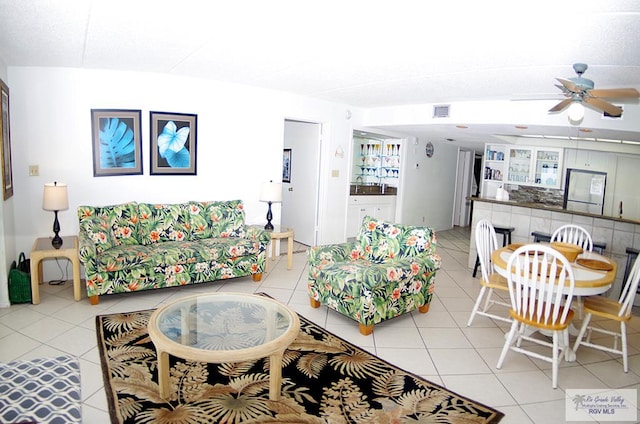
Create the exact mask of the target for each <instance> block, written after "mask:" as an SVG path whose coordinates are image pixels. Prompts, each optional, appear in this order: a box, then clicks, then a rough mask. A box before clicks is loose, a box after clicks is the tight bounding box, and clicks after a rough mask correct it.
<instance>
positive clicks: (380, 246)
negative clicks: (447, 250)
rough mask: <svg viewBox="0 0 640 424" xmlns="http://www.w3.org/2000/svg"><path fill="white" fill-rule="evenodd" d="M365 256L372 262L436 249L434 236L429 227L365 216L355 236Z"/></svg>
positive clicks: (380, 261)
mask: <svg viewBox="0 0 640 424" xmlns="http://www.w3.org/2000/svg"><path fill="white" fill-rule="evenodd" d="M357 240H358V242H359V243H360V246H361V248H362V251H363V252H364V257H365V258H366V259H368V260H370V261H371V262H374V263H382V262H386V261H388V260H391V259H394V258H405V257H411V256H415V255H419V254H421V253H425V252H427V253H430V252H434V251H435V240H436V239H435V235H434V233H433V230H432V229H431V228H429V227H416V226H409V225H402V224H395V223H392V222H387V221H382V220H377V219H375V218H373V217H371V216H365V217H364V219H363V220H362V226H361V228H360V232H359V233H358V237H357Z"/></svg>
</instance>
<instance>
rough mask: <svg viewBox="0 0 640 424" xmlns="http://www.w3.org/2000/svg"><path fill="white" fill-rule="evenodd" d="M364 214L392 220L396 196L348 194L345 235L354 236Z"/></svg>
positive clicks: (394, 212)
mask: <svg viewBox="0 0 640 424" xmlns="http://www.w3.org/2000/svg"><path fill="white" fill-rule="evenodd" d="M366 215H369V216H372V217H374V218H376V219H381V220H384V221H394V220H395V215H396V196H391V195H387V196H349V204H348V207H347V237H355V236H356V235H357V234H358V231H359V230H360V225H361V224H362V218H364V217H365V216H366Z"/></svg>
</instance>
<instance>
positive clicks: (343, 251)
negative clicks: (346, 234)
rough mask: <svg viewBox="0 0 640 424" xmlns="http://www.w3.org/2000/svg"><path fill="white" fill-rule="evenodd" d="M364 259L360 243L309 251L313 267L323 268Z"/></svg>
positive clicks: (336, 245)
mask: <svg viewBox="0 0 640 424" xmlns="http://www.w3.org/2000/svg"><path fill="white" fill-rule="evenodd" d="M362 258H363V252H362V248H361V247H360V243H358V242H347V243H336V244H326V245H323V246H313V247H310V248H309V249H308V250H307V259H308V261H309V266H311V267H320V268H321V267H322V266H324V265H327V264H333V263H336V262H345V261H355V260H357V259H362Z"/></svg>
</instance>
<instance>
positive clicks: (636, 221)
mask: <svg viewBox="0 0 640 424" xmlns="http://www.w3.org/2000/svg"><path fill="white" fill-rule="evenodd" d="M467 200H471V201H472V202H486V203H495V204H502V205H509V206H518V207H523V208H530V209H540V210H545V211H552V212H562V213H569V214H572V215H581V216H586V217H591V218H599V219H609V220H611V221H617V222H627V223H629V224H636V225H640V219H630V218H625V217H624V215H623V216H622V218H621V217H617V216H606V215H598V214H593V213H588V212H580V211H569V210H566V209H563V208H562V207H560V206H553V205H545V204H544V203H533V202H518V201H511V200H496V199H492V198H488V197H477V196H471V197H467Z"/></svg>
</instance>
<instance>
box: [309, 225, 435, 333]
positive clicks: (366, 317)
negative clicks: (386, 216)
mask: <svg viewBox="0 0 640 424" xmlns="http://www.w3.org/2000/svg"><path fill="white" fill-rule="evenodd" d="M436 243H437V239H436V235H435V232H434V231H433V230H432V229H431V228H429V227H416V226H408V225H402V224H393V223H390V222H385V221H379V220H376V219H375V218H372V217H370V216H366V217H364V219H363V221H362V227H361V229H360V231H359V233H358V237H357V238H356V241H354V242H347V243H340V244H331V245H325V246H315V247H312V248H310V249H309V250H308V251H307V257H308V260H309V284H308V293H309V297H310V302H311V306H313V307H314V308H317V307H319V306H320V305H321V304H322V305H326V306H328V307H329V308H331V309H334V310H336V311H338V312H340V313H341V314H343V315H346V316H348V317H350V318H352V319H354V320H356V321H357V322H358V323H359V326H360V332H361V333H362V334H364V335H369V334H371V332H373V326H374V324H377V323H379V322H381V321H383V320H386V319H389V318H393V317H397V316H399V315H402V314H404V313H407V312H411V311H413V310H415V309H418V310H419V311H420V312H423V313H426V312H427V311H428V310H429V302H431V297H432V295H433V290H434V282H435V275H436V271H437V270H438V269H440V257H439V256H438V255H437V254H436Z"/></svg>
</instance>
